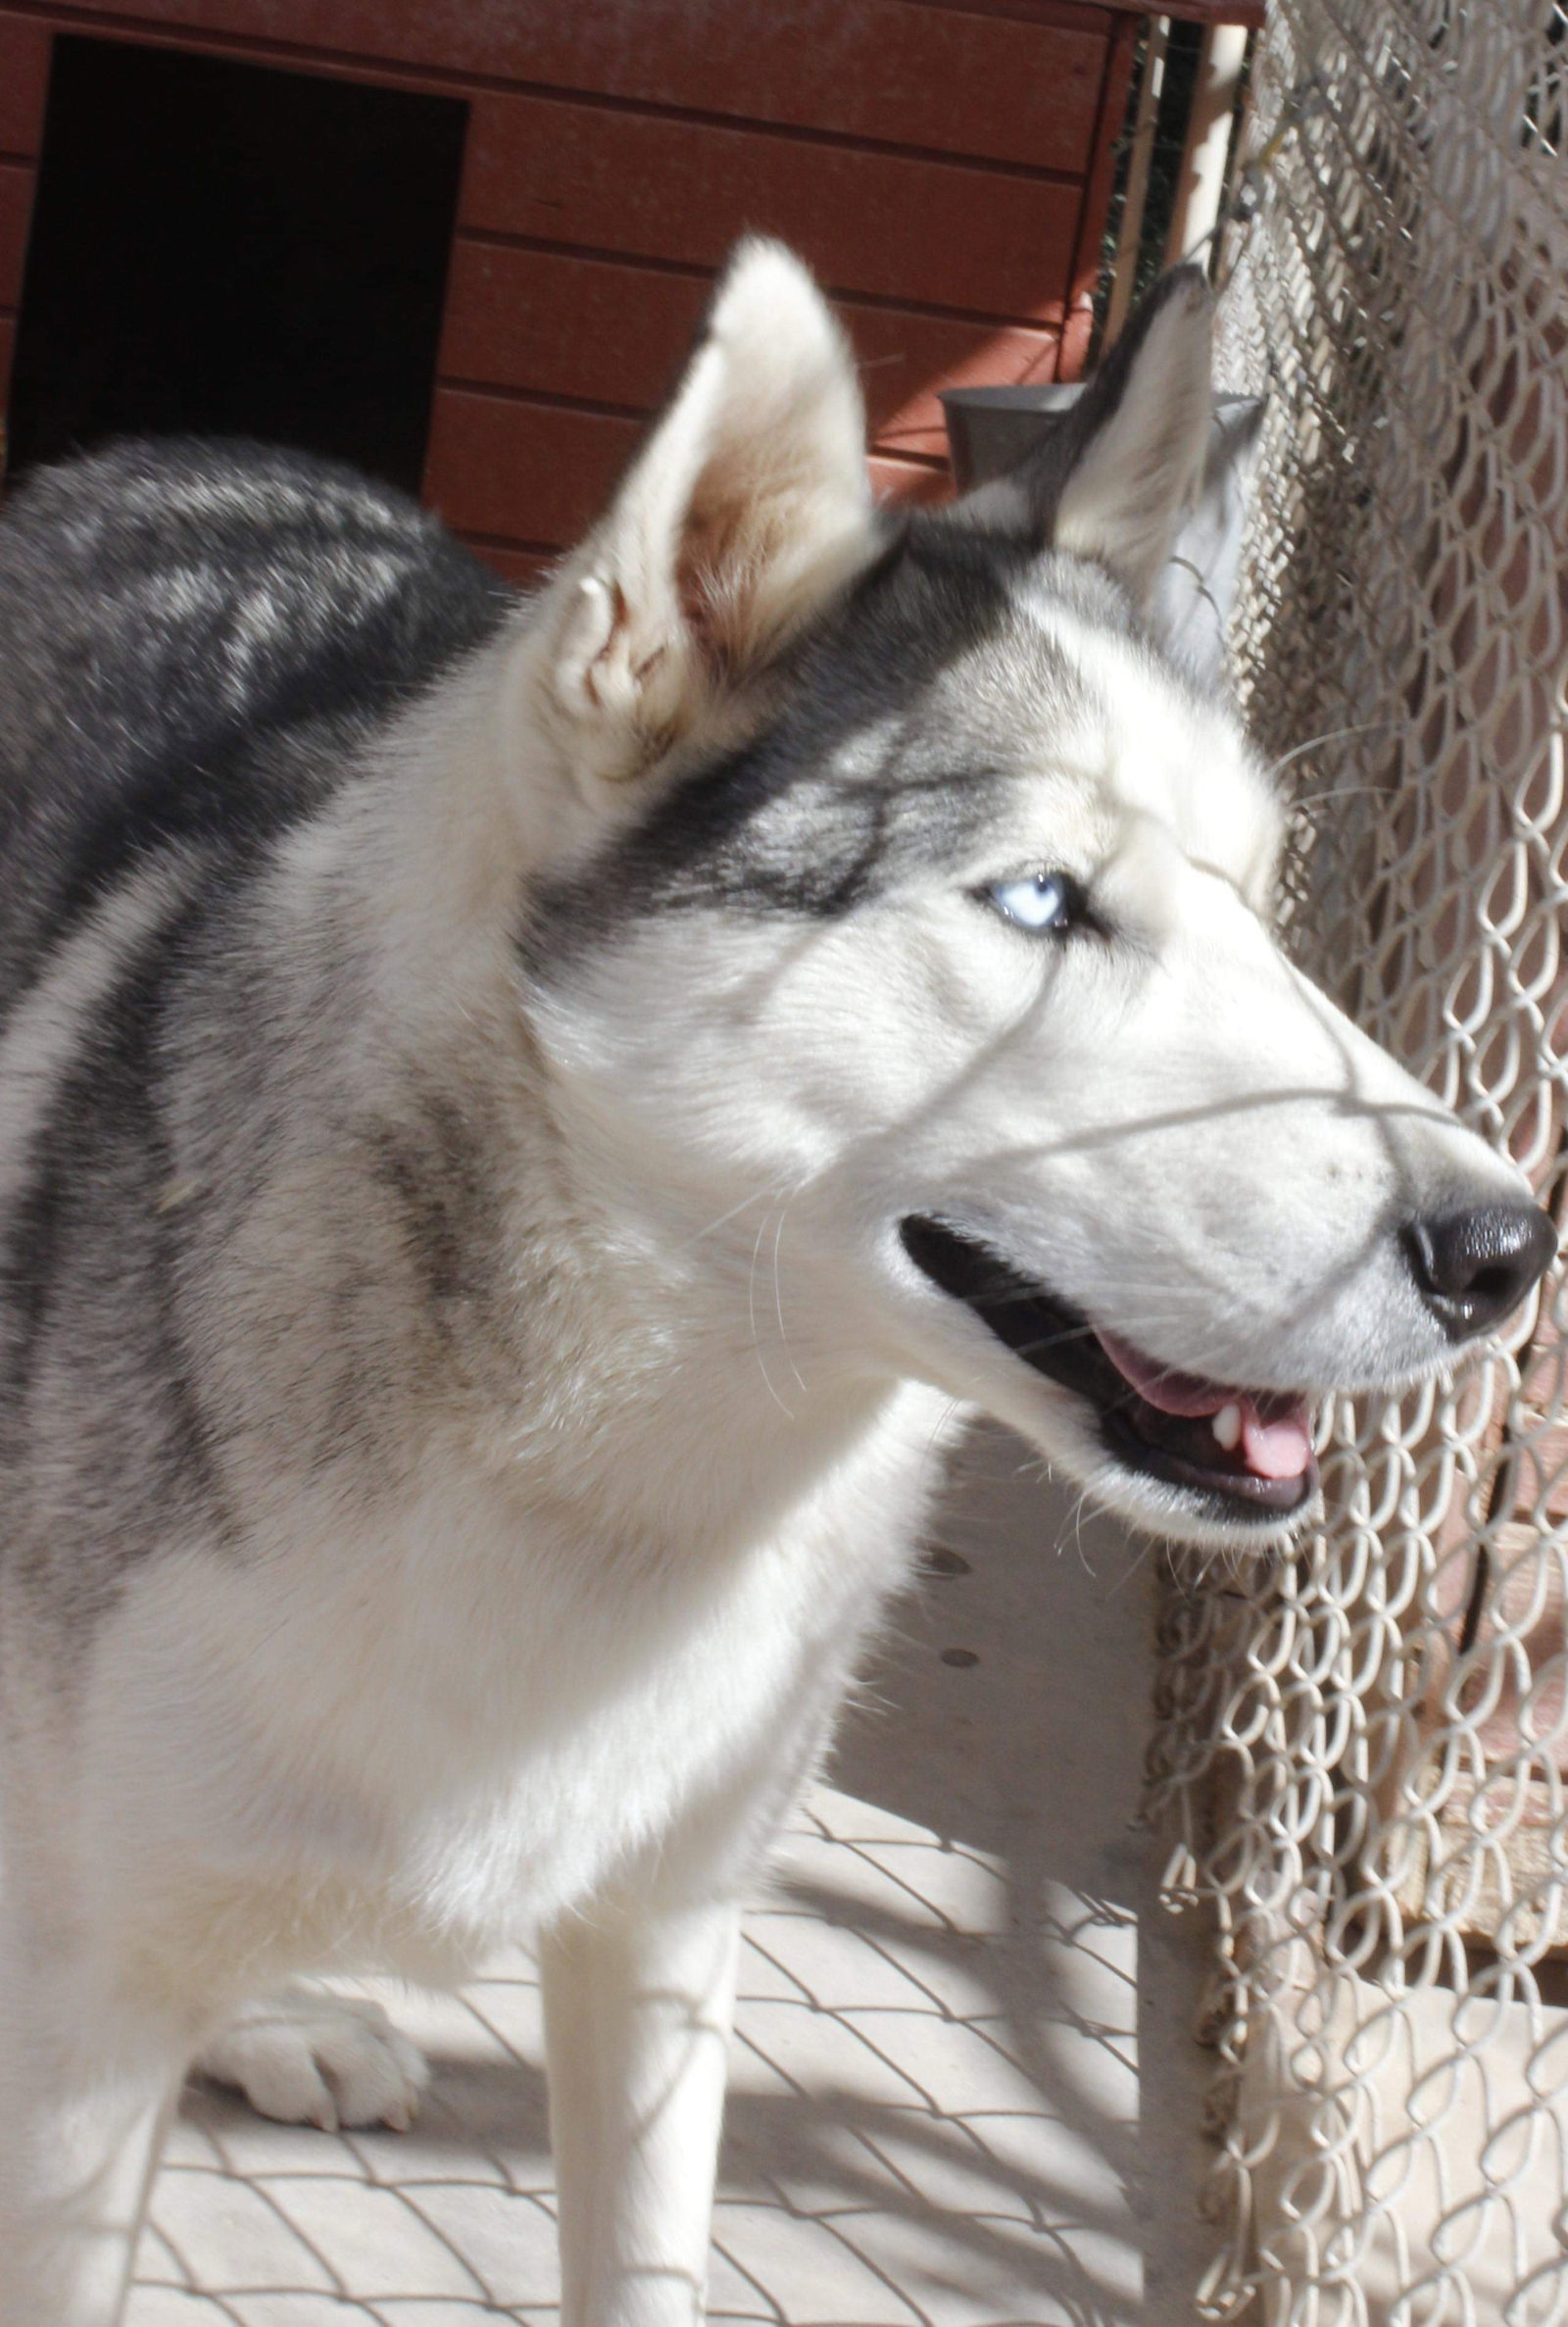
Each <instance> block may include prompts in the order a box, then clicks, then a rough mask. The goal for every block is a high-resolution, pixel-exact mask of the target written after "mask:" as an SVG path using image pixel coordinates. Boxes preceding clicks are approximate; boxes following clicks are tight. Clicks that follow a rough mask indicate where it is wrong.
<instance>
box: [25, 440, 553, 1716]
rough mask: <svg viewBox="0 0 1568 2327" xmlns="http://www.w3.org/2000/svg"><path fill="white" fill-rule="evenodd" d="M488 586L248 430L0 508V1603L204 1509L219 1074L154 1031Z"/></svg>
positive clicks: (402, 509) (113, 1557)
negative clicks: (187, 1295)
mask: <svg viewBox="0 0 1568 2327" xmlns="http://www.w3.org/2000/svg"><path fill="white" fill-rule="evenodd" d="M509 603H510V600H509V594H508V593H507V592H506V591H505V590H504V589H503V588H502V586H501V585H500V584H499V583H498V582H496V581H495V580H494V579H493V578H492V577H491V576H489V575H487V574H486V573H485V571H484V569H482V568H480V567H479V566H478V565H477V563H476V562H475V561H474V560H473V559H471V558H470V557H469V556H468V555H467V554H466V552H465V551H463V550H462V549H460V548H459V547H458V545H457V544H456V543H455V542H453V541H452V539H451V537H450V536H449V535H446V534H445V533H444V532H443V531H442V530H441V528H440V527H439V526H438V525H437V524H436V523H435V522H434V521H433V520H430V519H429V518H427V517H425V516H424V515H423V514H422V513H421V512H419V511H418V510H417V508H415V507H414V505H413V504H412V503H409V502H407V501H405V500H404V499H403V498H402V496H400V495H398V494H395V493H392V492H389V491H384V490H382V489H380V488H378V487H376V486H373V485H371V484H369V483H368V482H367V480H365V479H363V478H360V477H357V476H355V475H353V474H352V473H351V472H350V471H348V470H342V469H338V468H335V467H332V466H329V465H327V464H325V463H320V462H316V461H312V460H309V459H306V458H304V457H301V456H298V455H293V454H287V453H279V452H270V451H265V450H263V449H262V448H260V447H256V446H248V445H221V444H212V445H209V444H200V443H189V444H173V445H163V444H159V445H154V444H146V443H138V442H127V443H124V444H121V445H118V446H115V447H112V448H110V449H109V450H108V451H106V452H103V453H101V454H98V455H96V456H94V457H92V458H90V459H87V460H83V461H79V462H76V463H73V464H72V465H71V466H69V467H67V468H63V469H60V470H52V471H49V472H47V473H45V474H43V475H41V476H40V477H39V478H37V480H36V481H35V482H33V483H31V484H30V485H27V486H25V487H24V488H23V490H22V491H20V492H19V493H18V494H17V496H16V497H15V499H14V501H13V502H12V503H11V504H10V505H9V506H8V508H7V512H6V524H5V526H4V528H3V530H0V1039H3V1040H4V1043H5V1048H4V1053H3V1057H4V1069H3V1075H4V1088H3V1089H0V1494H3V1498H4V1503H5V1507H6V1511H7V1521H8V1523H7V1527H6V1529H5V1535H4V1540H3V1541H0V1605H5V1606H8V1607H11V1608H12V1609H13V1611H15V1609H16V1607H17V1605H18V1603H17V1602H16V1598H15V1595H16V1592H17V1589H18V1587H19V1585H20V1586H21V1588H22V1590H23V1592H24V1594H25V1607H26V1609H27V1611H28V1613H29V1615H31V1614H34V1613H41V1615H42V1619H43V1621H44V1622H45V1624H46V1626H47V1629H48V1631H49V1633H50V1634H51V1636H54V1637H69V1635H70V1634H71V1633H72V1632H73V1631H74V1630H78V1629H79V1622H78V1619H80V1618H81V1617H84V1616H86V1615H88V1614H90V1612H91V1611H92V1610H93V1609H96V1608H101V1607H102V1606H103V1605H104V1604H105V1602H106V1600H107V1599H108V1598H109V1597H111V1596H112V1594H113V1592H114V1591H115V1589H116V1588H117V1585H118V1582H119V1580H120V1578H121V1576H122V1574H123V1570H124V1568H125V1566H126V1565H127V1564H128V1563H134V1561H135V1560H137V1558H138V1557H140V1556H141V1555H142V1554H143V1553H144V1552H145V1550H146V1548H147V1546H148V1544H150V1543H151V1542H152V1541H154V1540H156V1539H157V1538H158V1536H159V1533H160V1530H161V1529H163V1528H164V1527H166V1526H167V1525H168V1523H169V1522H170V1520H171V1519H174V1520H176V1522H177V1521H183V1522H184V1523H185V1524H186V1525H188V1526H189V1527H191V1528H193V1529H195V1530H196V1531H198V1532H200V1533H202V1534H203V1535H210V1534H211V1532H212V1529H213V1527H214V1525H215V1524H216V1521H217V1512H216V1510H215V1495H214V1487H213V1475H212V1474H213V1462H212V1461H211V1454H212V1448H211V1444H210V1441H211V1438H212V1429H211V1424H210V1421H208V1420H205V1419H204V1417H203V1415H202V1413H201V1411H200V1407H201V1401H200V1399H199V1397H198V1395H197V1394H196V1392H195V1390H194V1388H193V1387H192V1376H193V1372H194V1370H195V1368H194V1365H193V1361H192V1359H191V1357H190V1355H189V1352H188V1349H187V1348H186V1346H185V1345H186V1343H187V1341H188V1338H189V1337H188V1333H187V1331H186V1330H185V1326H184V1322H183V1320H182V1316H181V1297H180V1293H179V1290H178V1287H179V1284H180V1283H184V1284H185V1286H186V1289H187V1291H188V1289H189V1284H190V1282H191V1280H192V1278H193V1274H194V1273H196V1272H197V1270H198V1268H199V1264H198V1263H194V1262H193V1260H192V1257H191V1255H190V1252H189V1249H188V1238H187V1237H186V1236H185V1235H183V1234H182V1224H181V1222H179V1221H178V1220H177V1219H175V1218H174V1217H173V1210H174V1209H175V1208H174V1207H172V1203H171V1189H172V1184H173V1181H174V1179H175V1178H176V1177H177V1172H178V1168H179V1167H178V1166H177V1164H176V1161H175V1154H174V1150H175V1146H176V1140H175V1135H174V1131H175V1124H176V1122H177V1121H178V1120H179V1119H180V1117H181V1114H183V1115H184V1116H185V1117H187V1118H188V1117H189V1116H190V1114H191V1112H192V1109H193V1108H199V1109H200V1110H201V1111H202V1112H203V1113H205V1114H211V1112H212V1105H213V1091H212V1081H211V1077H210V1076H209V1077H208V1078H206V1079H205V1080H204V1079H202V1078H201V1077H196V1078H190V1077H187V1078H186V1081H185V1087H184V1092H183V1095H181V1077H180V1073H179V1070H178V1067H177V1066H176V1064H175V1061H176V1058H177V1059H182V1060H183V1061H184V1062H185V1063H186V1064H188V1063H189V1061H190V1059H191V1057H192V1055H193V1052H195V1051H197V1050H201V1051H203V1052H204V1053H205V1055H206V1056H207V1057H208V1058H209V1059H210V1060H215V1061H216V1060H217V1059H218V1057H219V1056H220V1055H221V1054H222V1053H223V1052H225V1051H227V1052H234V1051H236V1050H237V1048H238V1047H239V1044H240V1041H241V1037H242V1032H243V1029H244V1027H245V1025H246V1024H247V1022H254V1021H255V1020H256V1018H257V1017H262V1018H265V1017H266V1016H267V1015H268V1011H269V1008H270V991H269V976H268V968H267V964H266V961H265V959H263V957H262V955H261V953H260V952H259V950H257V949H255V948H252V949H251V951H250V954H249V956H247V949H246V945H245V942H244V938H243V934H242V932H243V930H244V928H245V925H246V916H247V914H248V912H249V911H250V910H251V908H250V900H251V899H252V898H253V897H254V893H255V888H256V883H257V879H258V877H259V875H260V874H262V872H263V871H264V870H265V867H266V866H267V864H268V862H269V861H270V859H272V858H273V857H275V853H276V851H277V849H278V848H279V847H280V846H281V845H283V844H284V843H285V841H286V840H287V838H288V836H289V834H290V833H291V831H293V830H295V829H296V828H298V827H300V826H302V825H303V824H304V823H306V822H307V821H308V820H309V819H310V818H311V817H313V816H316V815H318V814H319V813H320V812H321V811H322V810H323V809H324V808H325V807H326V806H327V804H328V802H329V801H330V799H331V797H332V795H333V794H334V793H335V792H336V791H338V790H339V789H340V788H341V787H342V786H343V785H344V784H345V783H346V782H349V781H351V780H352V779H353V775H354V772H355V770H356V767H357V766H360V765H362V764H363V758H364V755H363V752H362V751H361V749H360V747H362V746H363V745H364V744H365V742H366V739H367V737H368V736H369V735H371V734H372V733H373V732H374V730H375V729H376V727H377V726H378V725H379V724H381V723H382V722H384V720H385V719H386V718H387V717H388V716H389V715H390V714H391V713H393V712H394V711H395V710H396V709H397V708H398V707H399V706H401V705H402V704H404V703H406V702H407V701H409V700H410V699H411V698H412V697H414V696H417V694H418V693H419V692H420V690H421V689H422V688H423V687H424V686H425V685H426V684H427V683H428V682H429V681H430V680H431V679H432V678H433V677H434V676H435V674H437V673H438V672H439V671H440V670H441V669H443V668H445V667H447V666H449V665H450V664H451V663H452V662H453V661H454V659H455V658H458V657H460V656H461V655H462V654H463V653H464V652H465V651H466V650H467V649H469V648H470V647H472V646H473V645H474V644H475V643H476V642H477V641H478V640H480V639H482V638H483V637H484V636H485V635H486V634H487V633H488V632H489V631H490V630H491V629H492V628H493V627H494V626H495V624H496V622H497V621H498V620H499V619H501V617H502V616H503V614H504V613H505V610H506V608H507V606H508V604H509ZM357 754H358V755H359V757H358V758H357ZM247 962H248V966H247ZM193 1094H195V1096H193ZM72 1474H74V1475H72ZM91 1481H95V1482H96V1485H87V1486H84V1482H91ZM28 1628H29V1629H30V1625H29V1627H28ZM11 1629H12V1632H13V1634H15V1633H16V1631H17V1629H18V1625H17V1622H16V1621H15V1615H14V1620H13V1623H12V1627H11ZM84 1637H85V1636H83V1638H84ZM79 1645H80V1644H79V1643H78V1648H79ZM13 1695H14V1689H13ZM3 1697H4V1690H3V1688H0V1700H3ZM3 1710H4V1706H3V1703H0V1711H3Z"/></svg>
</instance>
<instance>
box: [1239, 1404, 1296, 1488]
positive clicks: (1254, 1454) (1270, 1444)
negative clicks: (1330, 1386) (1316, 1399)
mask: <svg viewBox="0 0 1568 2327" xmlns="http://www.w3.org/2000/svg"><path fill="white" fill-rule="evenodd" d="M1236 1403H1237V1405H1238V1406H1239V1407H1240V1408H1241V1410H1242V1454H1243V1456H1244V1457H1245V1458H1246V1461H1247V1467H1248V1469H1249V1470H1255V1471H1256V1472H1257V1475H1258V1477H1259V1478H1299V1477H1300V1475H1301V1473H1302V1471H1303V1470H1304V1469H1305V1468H1306V1466H1307V1464H1308V1463H1309V1462H1310V1461H1311V1460H1312V1431H1311V1425H1310V1422H1309V1420H1308V1417H1307V1411H1306V1406H1305V1402H1304V1401H1303V1400H1302V1399H1299V1398H1289V1399H1281V1400H1279V1401H1278V1402H1277V1404H1276V1403H1275V1402H1274V1401H1272V1400H1271V1401H1270V1406H1271V1408H1272V1411H1270V1412H1269V1413H1268V1414H1267V1415H1266V1416H1265V1415H1264V1414H1261V1413H1259V1412H1258V1410H1257V1408H1256V1407H1255V1406H1254V1405H1253V1403H1252V1401H1251V1399H1250V1398H1239V1399H1238V1400H1237V1401H1236Z"/></svg>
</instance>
